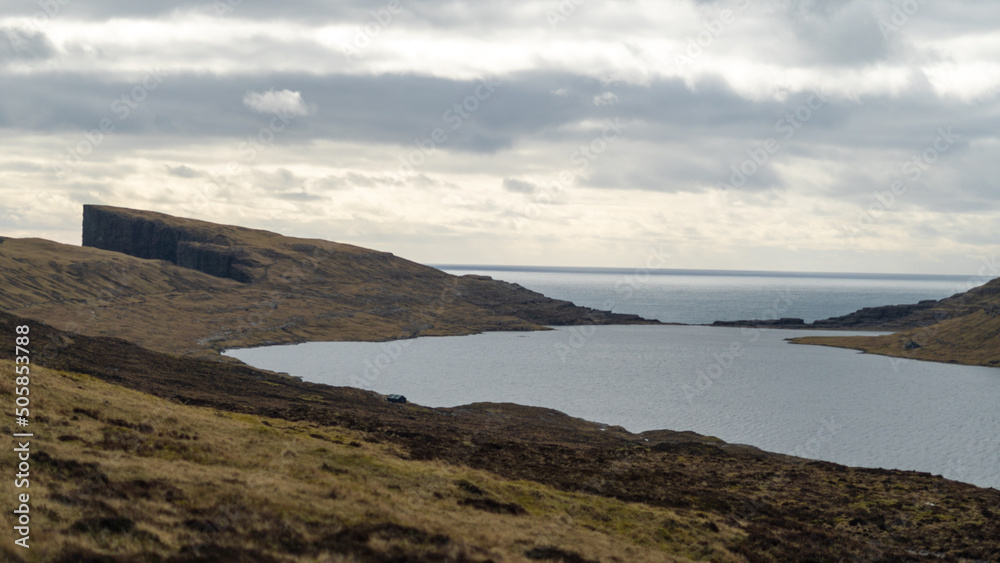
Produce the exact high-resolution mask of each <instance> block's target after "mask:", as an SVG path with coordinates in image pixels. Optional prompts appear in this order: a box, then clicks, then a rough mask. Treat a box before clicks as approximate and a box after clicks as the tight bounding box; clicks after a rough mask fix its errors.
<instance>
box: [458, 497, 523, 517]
mask: <svg viewBox="0 0 1000 563" xmlns="http://www.w3.org/2000/svg"><path fill="white" fill-rule="evenodd" d="M458 504H459V505H461V506H471V507H472V508H475V509H476V510H482V511H485V512H492V513H494V514H510V515H511V516H520V515H522V514H527V513H528V511H527V510H525V509H524V507H523V506H521V505H520V504H517V503H514V502H500V501H497V500H493V499H491V498H466V499H462V500H460V501H458Z"/></svg>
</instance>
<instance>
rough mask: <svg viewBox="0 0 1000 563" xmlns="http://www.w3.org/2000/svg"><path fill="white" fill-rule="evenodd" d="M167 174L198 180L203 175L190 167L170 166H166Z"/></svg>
mask: <svg viewBox="0 0 1000 563" xmlns="http://www.w3.org/2000/svg"><path fill="white" fill-rule="evenodd" d="M167 174H170V175H171V176H177V177H178V178H200V177H201V176H203V174H202V173H201V172H199V171H197V170H195V169H194V168H191V167H190V166H184V165H183V164H182V165H180V166H170V165H169V164H168V165H167Z"/></svg>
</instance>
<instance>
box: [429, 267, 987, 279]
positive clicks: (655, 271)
mask: <svg viewBox="0 0 1000 563" xmlns="http://www.w3.org/2000/svg"><path fill="white" fill-rule="evenodd" d="M427 265H428V266H431V267H433V268H437V269H439V270H463V271H464V270H494V271H501V272H518V271H520V272H551V273H559V272H562V273H607V274H635V273H639V272H647V271H648V272H649V273H650V274H652V275H681V276H697V275H716V276H732V277H737V276H744V277H829V278H860V279H873V278H882V279H928V278H934V279H941V280H957V279H966V280H967V279H970V278H975V279H982V280H985V281H983V283H986V281H989V280H991V279H993V278H992V277H989V276H982V275H977V274H902V273H889V272H804V271H793V270H717V269H712V268H641V267H640V268H634V267H633V268H627V267H614V266H531V265H513V264H427Z"/></svg>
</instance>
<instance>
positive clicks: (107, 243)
mask: <svg viewBox="0 0 1000 563" xmlns="http://www.w3.org/2000/svg"><path fill="white" fill-rule="evenodd" d="M83 246H89V247H92V248H99V249H101V250H110V251H113V252H121V253H122V254H128V255H129V256H135V257H136V258H145V259H148V260H166V261H167V262H172V263H174V264H176V265H178V266H181V267H184V268H191V269H192V270H198V271H199V272H204V273H206V274H209V275H212V276H216V277H220V278H229V279H232V280H236V281H239V282H243V283H250V282H252V281H254V279H255V276H254V269H255V267H256V266H258V264H256V263H254V262H253V261H252V260H250V259H249V258H248V257H247V253H246V252H245V251H243V250H242V249H240V248H238V247H233V246H231V245H230V244H229V240H228V239H226V237H225V236H221V235H218V234H212V233H209V232H199V231H198V230H196V229H180V228H177V227H175V226H173V225H168V224H166V223H165V222H163V221H158V220H156V218H151V217H145V216H139V215H136V214H134V213H122V212H119V211H118V210H116V209H114V208H110V207H104V206H97V205H84V206H83Z"/></svg>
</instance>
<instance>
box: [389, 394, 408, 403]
mask: <svg viewBox="0 0 1000 563" xmlns="http://www.w3.org/2000/svg"><path fill="white" fill-rule="evenodd" d="M385 400H387V401H389V402H390V403H399V404H404V403H406V397H404V396H402V395H387V396H386V398H385Z"/></svg>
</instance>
